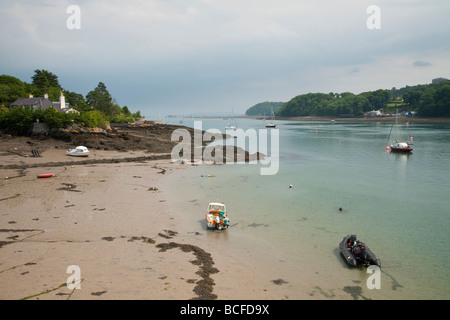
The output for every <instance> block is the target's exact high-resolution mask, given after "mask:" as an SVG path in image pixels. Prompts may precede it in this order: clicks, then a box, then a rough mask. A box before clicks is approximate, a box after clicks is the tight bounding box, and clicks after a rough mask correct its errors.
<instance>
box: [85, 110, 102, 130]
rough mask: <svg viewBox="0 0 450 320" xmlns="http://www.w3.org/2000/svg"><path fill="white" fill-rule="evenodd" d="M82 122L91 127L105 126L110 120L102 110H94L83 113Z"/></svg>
mask: <svg viewBox="0 0 450 320" xmlns="http://www.w3.org/2000/svg"><path fill="white" fill-rule="evenodd" d="M80 123H81V125H83V126H85V127H90V128H95V127H105V126H106V125H107V124H108V120H107V119H106V117H105V115H104V114H103V113H102V112H100V111H96V110H94V111H87V112H83V113H81V114H80Z"/></svg>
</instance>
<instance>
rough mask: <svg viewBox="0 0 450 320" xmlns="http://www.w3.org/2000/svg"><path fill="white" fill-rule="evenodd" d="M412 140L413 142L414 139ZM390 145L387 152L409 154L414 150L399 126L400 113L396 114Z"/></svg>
mask: <svg viewBox="0 0 450 320" xmlns="http://www.w3.org/2000/svg"><path fill="white" fill-rule="evenodd" d="M410 140H412V137H410ZM388 143H389V145H388V146H387V147H386V150H388V151H391V152H400V153H409V152H411V151H412V150H413V148H412V147H411V143H408V142H406V140H405V139H404V137H403V135H402V133H401V130H400V126H399V124H398V112H397V113H396V114H395V121H394V123H393V124H392V127H391V131H390V132H389V137H388Z"/></svg>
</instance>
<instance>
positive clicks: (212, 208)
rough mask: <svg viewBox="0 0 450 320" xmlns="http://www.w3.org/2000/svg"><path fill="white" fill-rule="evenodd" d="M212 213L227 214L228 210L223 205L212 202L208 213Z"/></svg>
mask: <svg viewBox="0 0 450 320" xmlns="http://www.w3.org/2000/svg"><path fill="white" fill-rule="evenodd" d="M211 211H217V212H223V213H226V211H227V209H226V207H225V205H224V204H223V203H220V202H211V203H210V204H209V206H208V212H211Z"/></svg>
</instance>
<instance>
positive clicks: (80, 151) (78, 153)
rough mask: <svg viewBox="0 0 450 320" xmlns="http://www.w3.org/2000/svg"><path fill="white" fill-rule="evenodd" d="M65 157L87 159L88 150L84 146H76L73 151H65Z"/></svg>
mask: <svg viewBox="0 0 450 320" xmlns="http://www.w3.org/2000/svg"><path fill="white" fill-rule="evenodd" d="M67 155H68V156H73V157H87V156H89V150H88V148H86V147H85V146H78V147H76V148H75V149H69V150H67Z"/></svg>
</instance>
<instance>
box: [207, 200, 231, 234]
mask: <svg viewBox="0 0 450 320" xmlns="http://www.w3.org/2000/svg"><path fill="white" fill-rule="evenodd" d="M206 226H207V228H208V229H218V230H222V229H227V228H228V227H229V226H230V219H228V216H227V208H226V206H225V204H223V203H221V202H211V203H210V204H209V205H208V211H207V212H206Z"/></svg>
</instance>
